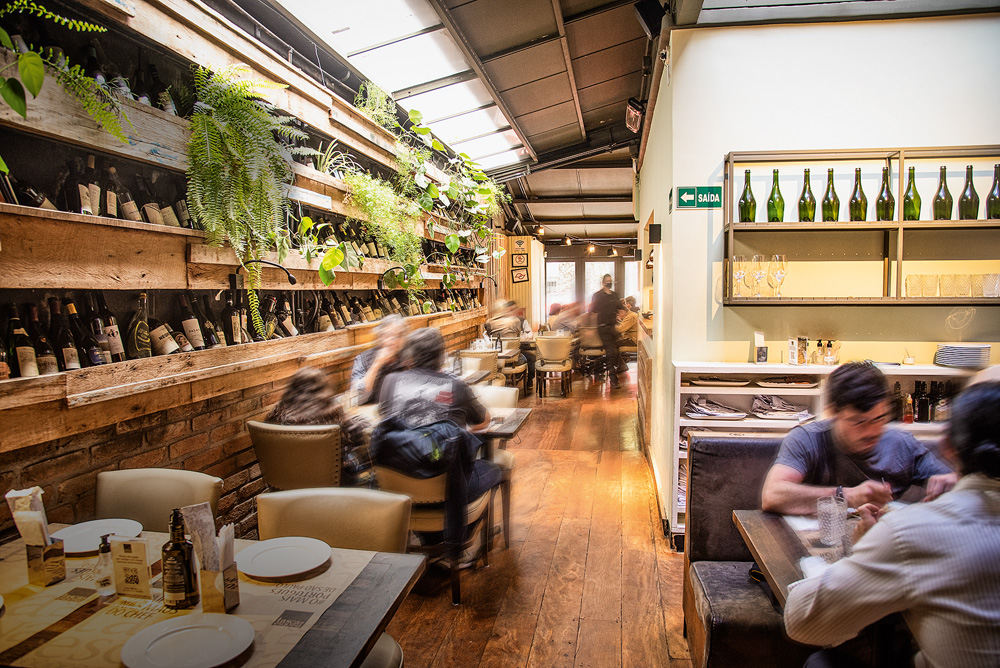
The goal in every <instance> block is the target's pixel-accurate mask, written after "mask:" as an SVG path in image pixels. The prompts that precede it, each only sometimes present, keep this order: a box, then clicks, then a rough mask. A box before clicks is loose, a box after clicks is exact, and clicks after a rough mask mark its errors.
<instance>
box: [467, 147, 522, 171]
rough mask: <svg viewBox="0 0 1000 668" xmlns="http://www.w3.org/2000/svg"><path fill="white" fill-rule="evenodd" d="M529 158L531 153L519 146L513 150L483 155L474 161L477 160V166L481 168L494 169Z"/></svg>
mask: <svg viewBox="0 0 1000 668" xmlns="http://www.w3.org/2000/svg"><path fill="white" fill-rule="evenodd" d="M530 158H531V155H529V154H528V150H527V149H524V148H519V149H515V150H513V151H504V152H503V153H497V154H496V155H491V156H488V157H485V158H483V159H482V160H477V161H476V162H478V163H479V166H480V167H482V168H483V169H496V168H497V167H504V166H506V165H513V164H515V163H518V162H527V161H528V160H529V159H530Z"/></svg>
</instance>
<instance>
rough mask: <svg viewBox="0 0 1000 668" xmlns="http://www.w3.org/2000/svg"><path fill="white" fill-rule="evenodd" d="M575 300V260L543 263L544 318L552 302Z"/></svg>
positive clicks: (546, 316) (561, 302)
mask: <svg viewBox="0 0 1000 668" xmlns="http://www.w3.org/2000/svg"><path fill="white" fill-rule="evenodd" d="M575 301H576V262H575V261H573V260H570V261H568V262H546V263H545V318H546V319H548V317H549V309H550V308H552V305H553V304H569V303H572V302H575Z"/></svg>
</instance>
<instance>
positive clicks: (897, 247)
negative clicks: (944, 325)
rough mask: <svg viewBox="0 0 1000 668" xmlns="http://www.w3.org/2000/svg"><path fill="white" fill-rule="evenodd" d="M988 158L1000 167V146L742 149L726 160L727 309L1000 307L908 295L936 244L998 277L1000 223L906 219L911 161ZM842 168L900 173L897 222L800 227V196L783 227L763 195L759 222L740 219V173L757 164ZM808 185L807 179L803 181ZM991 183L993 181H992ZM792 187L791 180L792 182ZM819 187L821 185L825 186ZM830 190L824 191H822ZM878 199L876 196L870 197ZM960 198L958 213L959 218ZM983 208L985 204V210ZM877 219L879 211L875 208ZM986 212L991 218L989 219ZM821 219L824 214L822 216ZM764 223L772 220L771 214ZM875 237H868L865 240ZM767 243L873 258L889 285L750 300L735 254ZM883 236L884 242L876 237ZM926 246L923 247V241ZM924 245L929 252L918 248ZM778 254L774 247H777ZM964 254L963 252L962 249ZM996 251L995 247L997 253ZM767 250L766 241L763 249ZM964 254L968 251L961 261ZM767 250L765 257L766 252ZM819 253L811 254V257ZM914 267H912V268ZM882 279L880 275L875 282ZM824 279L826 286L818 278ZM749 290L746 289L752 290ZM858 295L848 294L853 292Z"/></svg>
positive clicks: (793, 197)
mask: <svg viewBox="0 0 1000 668" xmlns="http://www.w3.org/2000/svg"><path fill="white" fill-rule="evenodd" d="M966 158H968V159H977V158H978V159H981V160H984V159H988V160H990V161H991V162H1000V146H996V145H983V146H951V147H932V148H902V147H901V148H884V149H844V150H818V151H739V152H735V151H734V152H731V153H729V154H727V155H726V156H725V160H724V163H725V164H724V179H725V185H724V187H723V217H724V262H723V280H724V282H723V295H722V303H723V304H724V305H726V306H913V305H921V306H935V305H937V306H957V305H998V306H1000V298H998V297H987V296H978V297H977V296H957V297H950V296H935V297H915V296H910V295H906V294H904V287H903V286H904V276H905V275H906V274H907V273H909V272H907V271H906V270H904V266H905V265H907V264H908V263H910V262H913V261H915V260H916V259H918V258H916V257H915V256H914V254H915V253H920V252H924V253H926V252H927V251H926V248H927V247H929V246H936V247H937V248H941V249H943V248H948V252H947V253H946V254H944V255H942V256H941V257H942V258H943V259H945V260H948V261H951V260H955V261H963V260H966V259H968V260H976V261H978V267H980V269H978V270H977V271H981V270H982V269H981V268H982V267H984V266H985V267H988V269H987V270H988V271H989V272H991V273H1000V252H998V251H997V249H998V248H1000V220H983V219H978V220H958V219H955V220H904V219H903V201H904V195H905V187H906V182H905V179H904V178H900V176H901V175H903V174H905V173H906V169H907V167H908V166H910V164H912V163H914V162H917V163H918V164H922V165H924V166H926V165H928V164H930V163H929V161H931V160H941V161H948V160H952V161H954V160H959V159H966ZM820 163H822V164H824V165H842V167H838V171H840V172H841V173H844V172H848V171H851V170H852V169H853V168H854V167H856V166H857V164H858V163H868V164H869V165H870V166H871V165H872V164H878V165H880V166H883V167H887V168H888V169H889V174H894V175H895V187H894V189H893V194H894V197H895V204H894V214H895V215H894V216H893V219H892V220H881V221H877V220H865V221H847V220H843V219H841V220H839V221H837V222H821V221H815V222H794V218H795V217H796V213H795V210H796V206H795V202H796V201H797V199H798V192H797V191H790V192H789V193H787V194H786V195H785V201H786V205H785V215H784V221H783V222H764V221H761V220H760V218H761V209H764V208H765V207H764V206H763V204H764V201H765V200H766V195H765V194H764V193H763V192H762V193H761V194H760V196H759V198H758V200H759V201H758V205H757V209H758V211H757V220H755V221H754V222H740V221H739V220H738V219H737V218H738V216H737V206H736V201H737V199H738V198H739V192H738V191H737V190H736V188H738V187H739V183H738V182H737V180H738V179H739V178H740V176H741V174H739V170H741V169H742V168H744V167H749V166H750V165H755V169H756V170H757V171H758V172H759V174H758V175H760V174H762V173H763V172H765V171H766V172H768V175H770V170H771V169H773V168H779V169H783V170H786V169H788V168H795V169H799V168H801V167H808V166H810V165H816V164H820ZM951 180H952V182H953V184H954V183H955V182H957V183H961V177H956V176H955V175H952V176H951ZM796 183H797V185H798V187H801V185H802V184H801V175H799V177H798V178H797V179H796ZM987 183H988V182H987ZM786 185H787V182H786ZM817 186H819V184H817ZM923 190H924V195H923V210H924V212H925V214H926V215H929V214H930V211H931V209H932V198H933V192H932V191H929V190H928V189H926V188H924V189H923ZM818 192H822V190H821V189H820V190H818ZM954 192H958V189H957V188H955V189H954ZM987 192H988V191H984V190H983V189H980V199H981V201H985V199H986V194H987ZM873 199H874V196H873V193H870V194H869V200H870V201H872V200H873ZM957 204H958V203H957V197H956V202H955V207H954V212H955V214H956V215H957V209H958V206H957ZM981 207H982V205H981ZM869 208H870V209H872V212H871V213H870V214H869V215H870V216H871V217H874V215H875V214H874V210H873V209H874V207H872V206H871V205H869ZM847 209H848V207H847V202H846V196H844V197H842V201H841V205H840V216H841V217H847ZM983 215H985V214H983ZM817 216H819V212H818V211H817ZM763 218H764V219H765V220H766V218H767V215H766V210H765V212H764V215H763ZM866 233H867V235H868V236H865V234H866ZM758 235H767V236H768V237H771V238H769V239H767V247H768V252H778V253H780V252H783V251H784V247H783V244H784V245H791V246H797V247H799V248H813V249H819V248H823V247H825V246H829V247H830V248H835V249H836V251H837V253H838V254H839V255H840V256H841V257H844V258H851V259H859V260H860V259H869V260H871V264H873V263H874V261H875V260H878V261H880V263H881V271H880V272H878V273H879V274H880V275H881V285H880V286H875V285H873V284H871V283H868V284H867V288H865V289H864V292H865V294H859V295H857V296H846V295H845V296H824V295H821V294H811V295H805V296H803V295H796V296H781V297H772V296H745V295H744V294H739V293H740V289H739V286H737V285H736V283H737V280H736V278H735V277H734V275H733V270H734V256H736V255H737V254H739V253H740V250H739V249H740V246H741V244H746V245H753V243H754V242H757V241H760V240H762V239H763V238H764V237H763V236H758ZM772 235H773V236H772ZM873 235H877V241H876V236H873ZM918 242H920V243H918ZM918 247H923V248H924V249H925V250H924V251H920V250H917V251H914V248H918ZM772 249H773V250H772ZM955 249H959V250H955ZM990 249H992V250H990ZM762 251H763V244H762ZM956 253H965V254H966V256H965V257H958V256H956ZM766 254H767V253H765V255H766ZM806 254H811V253H806ZM793 261H794V260H793V258H791V257H790V258H789V265H790V267H791V269H790V272H789V273H791V271H794V264H793ZM857 266H859V265H857V264H855V265H853V266H852V265H846V264H845V265H844V267H845V270H844V272H842V273H848V272H850V271H852V270H853V269H854V268H856V267H857ZM911 266H912V265H911ZM872 278H873V280H874V277H872ZM836 280H837V275H836V274H831V275H829V276H824V277H823V278H822V279H821V281H822V282H823V283H824V284H827V285H829V284H832V283H834V282H835V281H836ZM817 282H819V281H817ZM743 292H746V290H745V288H744V289H743ZM817 292H818V291H817ZM850 294H851V292H848V295H850Z"/></svg>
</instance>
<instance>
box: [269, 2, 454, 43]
mask: <svg viewBox="0 0 1000 668" xmlns="http://www.w3.org/2000/svg"><path fill="white" fill-rule="evenodd" d="M278 1H279V2H280V3H281V4H282V5H284V6H285V8H286V9H288V10H289V11H291V12H292V13H293V14H294V15H295V16H297V17H298V18H299V20H300V21H302V22H303V23H305V24H306V25H307V26H309V27H310V28H312V30H313V31H314V32H315V33H316V34H317V35H318V36H319V37H320V38H321V39H323V40H324V41H326V43H327V44H329V45H330V46H331V47H333V49H334V50H335V51H336V52H337V53H339V54H341V55H343V56H347V55H348V54H350V53H354V52H355V51H359V50H361V49H364V48H366V47H370V46H374V45H376V44H382V43H384V42H388V41H390V40H392V39H396V38H398V37H402V36H403V35H412V34H413V33H415V32H418V31H420V30H422V29H424V28H428V27H430V26H434V25H438V24H440V23H441V20H440V19H439V18H438V15H437V14H436V13H435V11H434V8H433V7H431V6H430V3H428V2H427V0H364V2H326V3H324V2H316V0H278Z"/></svg>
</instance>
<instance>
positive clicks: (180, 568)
mask: <svg viewBox="0 0 1000 668" xmlns="http://www.w3.org/2000/svg"><path fill="white" fill-rule="evenodd" d="M192 552H193V548H192V545H191V541H189V540H188V539H187V538H185V537H184V517H183V516H182V515H181V511H180V509H179V508H174V510H173V512H172V513H171V514H170V540H168V541H167V542H166V543H164V544H163V550H162V553H161V557H162V559H163V605H164V606H166V607H168V608H172V609H174V610H181V609H184V608H190V607H192V606H194V605H197V603H198V599H199V598H200V597H199V595H198V588H197V586H196V584H195V572H194V559H193V555H192Z"/></svg>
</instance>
